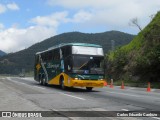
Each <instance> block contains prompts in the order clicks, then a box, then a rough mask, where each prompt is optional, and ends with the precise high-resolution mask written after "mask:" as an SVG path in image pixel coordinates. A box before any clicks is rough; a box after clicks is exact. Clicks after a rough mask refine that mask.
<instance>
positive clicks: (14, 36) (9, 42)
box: [0, 26, 56, 53]
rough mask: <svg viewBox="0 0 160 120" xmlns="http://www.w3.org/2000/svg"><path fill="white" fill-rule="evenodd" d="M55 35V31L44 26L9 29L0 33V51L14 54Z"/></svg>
mask: <svg viewBox="0 0 160 120" xmlns="http://www.w3.org/2000/svg"><path fill="white" fill-rule="evenodd" d="M55 34H56V31H55V29H53V28H47V27H45V26H31V27H28V28H26V29H18V28H9V29H6V30H4V31H1V32H0V36H1V38H0V43H1V44H0V49H1V50H3V51H5V52H8V53H9V52H16V51H19V50H22V49H25V48H27V47H29V46H31V45H32V44H34V43H37V42H40V41H42V40H44V39H46V38H48V37H51V36H53V35H55Z"/></svg>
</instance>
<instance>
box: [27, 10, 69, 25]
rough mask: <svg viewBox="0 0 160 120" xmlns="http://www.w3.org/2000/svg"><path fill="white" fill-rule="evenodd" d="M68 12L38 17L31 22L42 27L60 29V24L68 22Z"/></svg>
mask: <svg viewBox="0 0 160 120" xmlns="http://www.w3.org/2000/svg"><path fill="white" fill-rule="evenodd" d="M67 15H68V12H67V11H63V12H56V13H53V14H51V15H48V16H37V17H35V18H33V19H32V20H31V21H30V22H32V23H35V24H37V25H41V26H48V27H55V28H56V27H58V25H59V23H61V22H67V21H68V19H67Z"/></svg>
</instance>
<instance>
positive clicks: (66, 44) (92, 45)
mask: <svg viewBox="0 0 160 120" xmlns="http://www.w3.org/2000/svg"><path fill="white" fill-rule="evenodd" d="M64 46H85V47H97V48H101V47H102V46H101V45H97V44H90V43H61V44H59V45H55V46H53V47H50V48H48V49H47V50H44V51H41V52H37V53H36V54H40V53H43V52H47V51H50V50H53V49H56V48H61V47H64Z"/></svg>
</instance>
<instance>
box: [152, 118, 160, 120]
mask: <svg viewBox="0 0 160 120" xmlns="http://www.w3.org/2000/svg"><path fill="white" fill-rule="evenodd" d="M152 118H154V119H157V120H160V118H159V117H152Z"/></svg>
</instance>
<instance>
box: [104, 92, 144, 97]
mask: <svg viewBox="0 0 160 120" xmlns="http://www.w3.org/2000/svg"><path fill="white" fill-rule="evenodd" d="M106 92H108V91H106ZM108 93H115V94H120V95H128V96H132V97H141V96H138V95H130V94H124V93H117V92H108Z"/></svg>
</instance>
